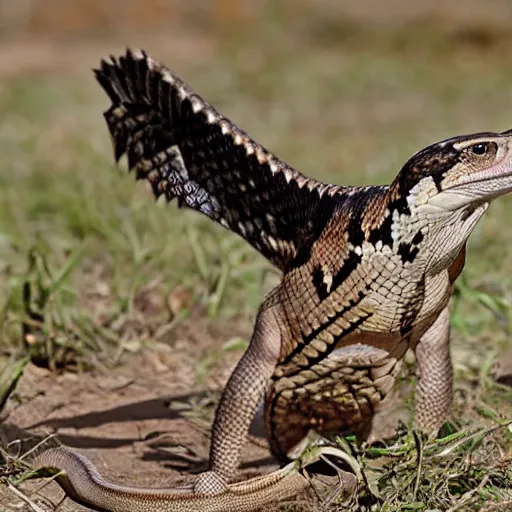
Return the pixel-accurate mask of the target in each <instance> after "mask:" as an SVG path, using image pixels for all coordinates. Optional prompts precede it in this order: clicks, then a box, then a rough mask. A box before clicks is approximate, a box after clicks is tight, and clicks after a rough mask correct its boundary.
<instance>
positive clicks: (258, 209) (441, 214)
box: [66, 51, 512, 512]
mask: <svg viewBox="0 0 512 512" xmlns="http://www.w3.org/2000/svg"><path fill="white" fill-rule="evenodd" d="M96 78H97V79H98V81H99V83H100V84H101V86H102V87H103V88H104V89H105V91H106V93H107V94H108V96H109V97H110V100H111V101H112V106H111V108H110V109H109V110H108V111H107V112H105V118H106V120H107V124H108V127H109V129H110V132H111V135H112V138H113V142H114V148H115V155H116V159H119V158H120V157H121V156H122V155H123V154H125V153H126V154H127V156H128V166H129V168H130V169H134V170H135V173H136V177H137V179H145V180H148V182H149V183H150V184H151V186H152V189H153V191H154V194H155V196H157V197H158V196H160V195H164V196H165V198H166V199H167V200H168V201H171V200H173V199H174V198H177V200H178V204H179V205H180V206H187V207H189V208H192V209H195V210H197V211H199V212H201V213H203V214H204V215H206V216H208V217H209V218H211V219H212V220H214V221H216V222H218V223H220V224H221V225H223V226H224V227H226V228H227V229H229V230H231V231H233V232H234V233H237V234H238V235H240V236H242V237H243V238H244V239H245V240H246V241H247V242H249V243H250V244H251V245H252V246H253V247H255V248H256V249H257V250H258V251H259V252H260V253H262V254H263V255H264V256H265V257H267V258H268V259H269V260H270V261H271V262H272V263H273V264H274V265H276V266H277V267H278V268H279V269H281V271H282V272H283V278H282V281H281V283H280V285H279V286H277V287H276V289H275V290H273V291H272V292H271V293H270V294H269V296H268V297H267V298H266V299H265V301H264V302H263V304H262V306H261V308H260V311H259V314H258V317H257V320H256V325H255V329H254V334H253V337H252V340H251V343H250V346H249V348H248V350H247V352H246V354H245V355H244V356H243V357H242V359H241V360H240V363H239V364H238V366H237V368H236V369H235V371H234V373H233V375H232V377H231V379H230V380H229V382H228V385H227V387H226V389H225V391H224V394H223V396H222V398H221V401H220V404H219V407H218V410H217V414H216V418H215V422H214V427H213V434H212V445H211V452H210V471H208V472H206V473H203V474H202V475H199V477H198V479H197V481H196V483H195V487H194V493H195V494H194V496H195V498H191V501H187V504H188V505H190V503H192V502H193V501H194V499H197V503H200V502H201V503H203V502H202V501H201V500H203V496H204V495H205V494H213V495H215V494H216V493H217V494H218V495H219V496H220V495H223V493H225V492H226V489H228V488H229V486H228V483H229V481H230V480H231V479H232V477H233V475H234V474H235V471H236V469H237V466H238V462H239V459H240V453H241V450H242V447H243V444H244V442H245V440H246V437H247V430H248V427H249V423H250V421H251V419H252V417H253V416H254V413H255V409H256V407H257V403H258V401H259V400H260V398H261V396H262V395H263V396H264V397H265V421H266V427H267V435H268V438H269V441H270V445H271V449H272V452H273V453H274V454H275V455H276V456H277V457H278V458H279V459H281V460H282V461H286V460H289V458H292V457H294V456H296V455H297V454H298V453H300V451H301V448H302V446H303V443H304V439H306V438H307V436H308V433H309V432H310V431H311V430H314V431H317V432H318V433H321V434H324V433H325V434H328V433H341V434H356V435H357V436H358V437H359V438H361V439H364V438H365V437H367V436H368V434H369V432H370V430H371V425H372V418H373V415H374V412H375V411H376V410H377V408H378V407H379V406H380V404H381V402H382V401H383V400H384V399H385V398H386V396H387V395H388V394H389V392H390V390H391V389H392V387H393V385H394V383H395V380H396V377H397V375H398V374H399V372H400V368H401V364H402V359H403V356H404V354H405V353H406V351H407V350H408V349H409V348H410V349H413V350H414V351H415V352H416V356H417V361H418V370H419V386H418V393H417V403H416V410H415V426H416V428H418V429H420V430H424V431H427V432H435V431H436V430H437V429H438V428H439V427H440V426H441V424H442V423H443V422H444V420H445V419H446V417H447V415H448V413H449V411H450V407H451V402H452V368H451V361H450V352H449V300H450V296H451V292H452V287H453V283H454V281H455V280H456V278H457V277H458V275H459V274H460V272H461V271H462V269H463V267H464V259H465V246H466V241H467V239H468V237H469V235H470V234H471V232H472V231H473V229H474V227H475V225H476V223H477V222H478V220H479V219H480V218H481V217H482V215H483V214H484V213H485V211H486V210H487V208H488V206H489V202H490V201H491V200H492V199H494V198H496V197H497V196H500V195H502V194H505V193H508V192H510V191H511V190H512V132H511V131H509V132H504V133H478V134H473V135H465V136H460V137H454V138H452V139H448V140H445V141H442V142H438V143H435V144H432V145H430V146H428V147H426V148H424V149H422V150H421V151H419V152H418V153H416V154H415V155H413V156H412V157H411V158H410V159H409V160H408V161H407V162H406V163H405V165H404V167H403V168H402V169H401V170H400V172H399V173H398V175H397V176H396V178H395V179H394V181H393V182H392V183H391V185H389V186H373V187H341V186H337V185H330V184H325V183H320V182H318V181H316V180H313V179H310V178H307V177H305V176H304V175H302V174H301V173H299V172H298V171H296V170H295V169H293V168H292V167H290V166H289V165H287V164H286V163H284V162H282V161H280V160H279V159H277V158H276V157H275V156H274V155H272V154H271V153H269V152H268V151H267V150H266V149H264V148H263V147H262V146H261V145H260V144H258V143H257V142H255V141H254V140H252V139H251V138H250V137H249V136H248V135H247V134H246V133H244V132H243V131H242V130H240V129H239V128H238V127H236V126H235V125H234V124H232V123H231V122H230V121H229V120H227V119H226V118H225V117H223V116H222V115H221V114H219V113H218V112H217V111H216V110H215V109H214V108H213V107H211V106H210V105H209V104H208V103H206V102H205V101H204V100H203V99H202V98H201V97H200V96H199V95H197V94H196V93H195V92H194V91H193V90H192V89H191V88H190V87H189V86H188V85H186V84H185V83H184V82H182V81H181V79H180V78H179V77H178V76H177V75H176V74H174V73H173V72H172V71H170V70H168V69H167V68H165V67H163V66H162V65H160V64H158V63H157V62H156V61H154V60H153V59H151V58H150V57H149V56H147V55H146V54H145V53H144V52H135V53H133V52H130V51H128V52H127V54H126V56H124V57H121V58H120V59H119V60H117V61H116V60H115V59H113V60H112V61H111V62H102V65H101V67H100V69H98V70H96ZM76 466H77V464H73V463H71V465H70V466H68V469H69V473H74V472H75V470H76V471H77V472H78V469H79V468H77V467H76ZM88 482H89V483H90V478H89V476H88V475H87V474H84V473H83V472H82V473H80V476H77V477H76V478H75V480H74V484H73V485H74V486H75V487H74V489H75V491H73V489H70V488H69V486H68V487H67V488H66V490H67V492H68V493H70V494H71V495H72V496H73V497H74V498H75V499H79V498H80V492H79V491H80V489H78V488H77V487H76V486H78V487H80V488H84V487H86V485H87V483H88ZM99 485H100V487H101V484H99ZM242 485H243V484H242ZM105 492H107V491H105ZM108 496H109V503H111V502H112V500H111V499H110V498H111V497H110V495H108ZM137 499H138V494H137V493H136V492H135V493H134V494H133V495H132V497H131V498H128V499H127V500H125V501H124V505H123V507H124V508H123V510H125V511H127V512H130V511H136V510H138V509H137V506H136V505H133V506H132V505H131V502H132V501H131V500H133V501H136V500H137ZM105 500H106V498H105ZM169 500H171V501H172V502H178V503H179V502H181V501H183V499H182V498H181V497H179V496H178V497H174V496H169ZM258 500H259V501H258ZM82 501H84V500H83V499H82ZM164 501H165V500H164ZM253 503H254V504H257V505H262V504H263V503H262V501H261V496H260V497H256V495H254V500H253ZM99 505H100V506H101V505H102V502H100V503H99ZM96 506H98V503H97V502H96ZM171 506H172V505H171ZM171 509H172V508H171ZM157 510H168V509H167V508H165V507H163V506H162V508H161V509H157ZM172 510H174V509H172ZM205 510H209V509H208V508H205Z"/></svg>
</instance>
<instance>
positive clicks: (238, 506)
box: [33, 447, 332, 512]
mask: <svg viewBox="0 0 512 512" xmlns="http://www.w3.org/2000/svg"><path fill="white" fill-rule="evenodd" d="M330 452H332V448H330ZM311 453H312V454H313V455H310V456H309V457H308V458H306V459H305V458H303V459H302V460H297V461H294V462H291V463H289V464H288V465H286V466H285V467H283V468H281V469H278V470H276V471H273V472H271V473H268V474H266V475H262V476H258V477H255V478H251V479H249V480H246V481H244V482H240V483H233V484H229V485H228V486H227V489H226V490H225V491H224V492H221V493H219V494H213V495H212V494H195V493H194V491H193V488H192V486H187V487H177V488H173V489H147V488H137V487H130V486H122V485H118V484H115V483H112V482H108V481H107V480H105V479H104V478H103V477H102V476H101V475H100V473H99V472H98V470H97V469H96V468H95V467H94V465H93V464H92V463H91V462H90V461H89V460H88V459H87V458H86V457H84V456H83V455H81V454H79V453H78V452H76V451H74V450H70V449H68V448H65V447H58V448H50V449H48V450H46V451H44V452H42V453H41V454H40V455H38V456H37V457H36V459H35V460H34V462H33V467H34V469H41V468H53V469H55V470H58V471H60V472H61V474H59V475H58V476H57V478H56V481H57V483H58V484H59V485H60V486H61V487H62V489H63V490H64V492H65V493H66V494H67V496H68V497H70V498H71V499H72V500H74V501H76V502H77V503H80V504H81V505H85V506H87V507H90V508H92V509H94V510H98V511H103V512H181V511H202V512H217V511H218V512H249V511H251V510H257V509H259V508H261V507H262V506H263V505H265V504H268V503H272V502H278V501H281V500H284V499H287V498H291V497H293V496H296V495H297V494H299V493H300V492H302V491H304V490H305V489H307V488H308V487H309V485H310V484H309V480H308V478H307V477H306V476H304V475H303V474H302V471H301V469H303V468H304V467H305V466H307V465H308V464H310V463H312V462H315V461H316V460H318V458H319V457H320V455H321V454H322V453H323V452H322V448H318V449H316V451H313V452H311Z"/></svg>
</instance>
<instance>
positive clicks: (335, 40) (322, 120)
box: [0, 0, 512, 368]
mask: <svg viewBox="0 0 512 512" xmlns="http://www.w3.org/2000/svg"><path fill="white" fill-rule="evenodd" d="M511 22H512V2H510V1H508V0H468V1H465V2H464V3H463V4H462V3H456V2H446V1H441V0H428V1H427V0H410V1H408V2H403V1H398V0H389V1H386V2H381V1H380V0H359V1H357V2H353V1H348V0H347V1H346V0H338V1H334V0H332V1H331V0H314V1H313V0H294V1H270V0H254V1H249V0H239V1H236V0H210V1H200V0H188V1H186V2H185V1H180V0H145V1H143V2H142V1H136V0H102V1H99V0H68V1H67V2H61V1H57V0H0V41H1V51H0V119H1V122H0V184H1V186H0V272H2V273H3V276H4V279H1V280H0V291H1V293H0V297H2V299H0V300H3V317H2V319H3V322H2V328H3V338H2V339H1V340H0V344H2V345H3V346H4V347H5V350H4V354H5V355H6V357H11V356H12V348H13V347H18V348H19V347H20V346H21V351H22V353H23V351H24V350H25V351H26V350H27V349H30V351H32V352H31V353H34V352H35V353H36V354H38V356H37V357H40V358H41V361H40V362H42V363H44V364H46V363H48V361H50V363H51V362H52V361H53V363H56V361H55V360H53V359H54V358H55V357H57V356H56V355H55V354H56V353H57V352H56V353H55V354H54V355H53V356H52V355H51V354H49V353H48V350H50V349H51V350H53V349H52V347H53V348H54V349H55V350H56V351H57V349H58V350H60V352H59V354H60V355H59V356H58V357H60V358H61V359H62V361H64V362H62V361H61V363H62V364H65V361H67V359H66V357H68V356H67V355H66V356H64V355H62V354H63V353H64V354H68V352H71V353H73V354H74V355H73V356H69V357H71V359H72V360H75V358H76V356H77V353H78V354H79V356H78V359H79V360H81V358H82V356H83V357H85V359H90V354H98V353H100V354H102V353H103V352H104V351H105V350H107V347H108V346H109V343H110V342H112V344H113V346H114V347H115V350H118V351H119V354H123V353H124V352H125V351H126V350H135V348H136V347H139V346H140V344H141V340H143V341H144V342H146V341H149V342H154V341H155V340H159V341H162V340H163V341H165V342H166V343H167V342H170V343H172V342H174V341H175V339H176V335H175V334H174V330H175V329H176V326H177V325H182V324H184V325H187V320H186V319H187V318H188V317H189V316H190V315H192V316H193V315H194V314H195V315H196V316H197V317H198V318H200V319H201V321H204V322H206V324H207V325H208V326H211V325H216V324H217V323H218V319H219V318H220V319H222V322H226V321H227V320H229V322H231V323H228V324H223V325H226V326H227V327H226V329H227V331H229V332H234V333H239V334H240V335H241V336H242V338H247V337H248V335H249V334H250V329H251V325H252V319H253V318H254V314H255V311H256V309H257V307H258V305H259V303H260V301H261V299H262V297H263V295H264V293H265V290H267V289H268V287H269V286H270V285H269V284H268V283H267V281H268V282H275V280H276V279H278V276H276V274H275V271H273V269H272V268H271V267H270V265H269V264H268V263H267V262H266V261H264V260H263V258H262V257H260V256H259V255H258V254H256V252H255V251H253V250H252V249H251V248H249V247H247V246H246V244H245V243H244V242H243V241H241V240H240V239H238V238H237V237H236V236H234V235H231V234H230V233H228V232H226V231H225V230H223V229H222V228H220V227H219V226H216V225H213V223H211V222H209V221H208V220H207V219H205V218H203V217H202V216H200V215H198V214H196V213H194V212H189V211H184V210H178V209H177V208H176V205H171V206H169V207H166V208H162V207H158V206H155V205H154V204H153V200H152V198H151V197H150V196H149V194H148V193H147V190H146V188H145V186H144V184H143V183H142V184H141V183H138V184H135V183H134V180H133V177H129V176H125V174H126V173H125V170H124V166H123V165H121V166H120V167H119V168H118V169H116V168H115V166H114V164H113V158H112V150H111V145H110V139H109V136H108V134H107V129H106V126H105V123H104V120H103V116H102V112H103V111H104V110H105V109H106V108H107V106H108V102H107V98H106V97H105V96H104V94H103V92H102V91H101V90H100V88H99V87H98V85H97V84H96V83H95V81H94V78H93V73H92V72H91V68H93V67H95V66H98V65H99V62H100V59H101V58H102V57H103V56H106V55H109V54H114V55H118V54H120V53H121V52H124V51H125V48H126V47H127V46H130V47H134V48H137V47H141V48H144V49H145V50H146V51H147V52H149V53H150V54H151V55H152V56H153V57H154V58H156V59H158V60H160V61H162V62H164V63H165V64H166V65H168V66H170V67H172V68H173V69H174V70H175V71H176V72H177V73H178V74H180V75H181V76H182V77H183V78H184V79H185V80H186V81H188V82H189V83H190V84H191V85H192V87H194V88H195V89H196V90H197V91H199V93H200V94H202V95H203V96H204V97H205V98H206V99H207V100H208V101H209V102H210V103H212V104H213V105H214V106H215V107H216V108H217V109H218V110H220V111H221V112H222V113H223V114H225V115H226V116H228V117H230V118H231V119H232V120H234V121H235V122H236V123H238V124H239V125H240V127H241V128H243V129H244V130H246V131H247V132H248V133H250V134H251V135H252V136H253V137H255V138H256V139H257V140H259V141H260V142H261V143H262V144H264V145H265V146H267V147H268V148H269V149H270V150H271V151H273V152H274V153H275V154H277V155H278V156H280V157H281V158H282V159H284V160H287V161H289V162H290V163H291V164H292V165H294V166H296V167H297V168H299V169H300V170H301V171H303V172H304V173H306V174H309V175H311V176H314V177H316V178H319V179H323V180H327V181H331V182H335V183H340V184H376V183H389V182H390V181H391V180H392V179H393V177H394V176H395V175H396V173H397V172H398V170H399V169H400V167H401V166H402V165H403V163H404V162H405V161H406V160H407V158H408V157H409V156H410V155H411V154H412V153H414V152H415V151H417V150H419V149H420V148H422V147H423V146H425V145H427V144H429V143H432V142H434V141H437V140H440V139H443V138H446V137H450V136H453V135H457V134H462V133H469V132H477V131H486V130H491V131H500V130H505V129H508V128H510V127H511V125H512V32H511V31H510V26H511ZM160 206H163V205H160ZM511 212H512V201H511V200H510V199H509V198H502V199H500V200H498V201H496V204H495V205H493V207H492V208H491V211H490V212H489V214H488V215H486V217H485V219H484V220H483V221H482V222H481V223H480V224H479V226H478V229H477V230H476V232H475V233H474V235H473V236H472V237H471V240H470V246H469V251H468V263H467V267H466V272H465V274H464V277H463V279H461V281H460V284H459V285H458V288H457V293H458V296H461V297H462V298H463V300H458V299H456V308H455V311H454V315H453V323H454V326H455V335H454V336H455V338H456V337H457V336H458V335H461V336H463V337H464V343H462V344H461V346H460V347H459V348H458V349H457V351H456V352H457V357H459V358H460V361H461V362H460V365H461V366H462V367H464V368H465V366H464V365H466V364H469V363H468V362H467V361H466V359H465V358H469V359H471V364H474V361H473V359H472V358H473V356H474V355H475V354H477V355H476V356H475V357H476V361H478V353H479V352H481V351H484V352H485V353H486V354H488V353H491V352H492V350H491V352H489V350H487V349H488V348H489V346H490V347H491V348H492V349H493V350H494V349H496V350H498V348H502V347H505V346H506V345H507V337H508V336H507V335H508V329H509V317H510V315H509V314H508V301H509V299H510V297H511V291H510V284H511V283H512V274H511V272H510V269H511V266H510V256H511V255H512V251H511V248H512V224H511V223H510V222H508V220H507V219H508V217H509V215H510V214H511ZM28 289H30V290H32V292H31V293H27V290H28ZM31 308H32V309H31ZM29 310H30V311H29ZM32 310H34V311H35V312H34V311H32ZM27 314H28V315H29V316H30V318H31V321H35V320H34V319H37V322H42V324H40V327H41V329H42V330H41V329H40V330H39V331H37V329H36V331H37V332H36V333H35V334H34V333H33V332H32V331H33V329H32V328H30V329H29V328H28V327H27V326H26V325H25V323H24V322H25V321H26V315H27ZM37 315H39V316H37ZM52 315H57V316H56V317H55V318H54V317H53V316H52ZM180 315H181V316H180ZM48 318H49V319H50V320H51V321H50V320H48V321H50V324H47V323H46V322H47V319H48ZM77 318H78V319H80V322H82V323H83V322H85V324H86V325H87V326H88V329H89V330H92V331H94V332H95V330H98V329H100V330H101V329H107V330H108V332H109V333H110V334H109V335H111V337H112V338H108V336H106V334H105V333H104V332H102V334H101V335H95V336H92V338H91V336H89V337H87V336H85V335H83V333H78V334H77V333H76V332H72V331H73V329H74V328H75V326H76V324H77V322H78V320H77ZM37 322H36V323H37ZM38 325H39V324H38ZM38 328H39V327H38ZM27 332H28V333H29V334H33V335H34V338H30V337H29V342H27V336H26V334H27ZM70 332H72V334H70ZM48 336H50V337H53V338H52V339H53V340H54V341H55V347H54V345H53V344H52V343H49V344H48V343H45V344H43V345H44V346H43V345H41V343H42V342H43V340H45V339H47V338H48ZM82 336H85V337H82ZM105 337H106V338H107V339H108V340H110V341H108V342H103V341H102V342H101V343H100V342H99V341H98V339H100V338H101V339H102V340H103V339H104V338H105ZM214 337H215V336H214ZM90 338H91V339H90ZM20 339H21V342H20ZM468 339H471V340H474V341H475V346H474V347H473V346H472V344H468ZM486 339H488V340H489V343H490V345H489V346H487V345H486V344H485V343H482V340H486ZM30 340H31V341H30ZM130 343H132V345H130ZM123 344H124V345H123ZM470 345H471V346H470ZM126 347H129V348H126ZM134 347H135V348H134ZM468 347H469V348H468ZM107 351H108V350H107ZM135 351H136V350H135ZM235 352H236V351H235ZM119 354H118V356H119ZM237 354H238V355H239V352H238V353H237ZM95 357H96V355H95ZM57 359H58V358H57ZM54 366H55V364H54Z"/></svg>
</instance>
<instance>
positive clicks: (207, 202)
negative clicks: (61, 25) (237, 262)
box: [95, 50, 340, 271]
mask: <svg viewBox="0 0 512 512" xmlns="http://www.w3.org/2000/svg"><path fill="white" fill-rule="evenodd" d="M95 74H96V78H97V80H98V82H99V83H100V84H101V86H102V87H103V89H104V90H105V91H106V93H107V94H108V96H109V97H110V99H111V101H112V106H111V107H110V108H109V109H108V110H107V111H106V112H105V118H106V121H107V124H108V127H109V130H110V133H111V135H112V138H113V144H114V150H115V156H116V160H119V158H120V157H121V156H122V155H123V154H125V153H126V154H127V157H128V167H129V169H135V172H136V177H137V179H147V180H148V181H149V182H150V183H151V185H152V188H153V191H154V193H155V195H156V197H158V196H160V195H161V194H165V197H166V198H167V200H168V201H171V200H172V199H174V198H177V200H178V204H179V206H187V207H189V208H192V209H194V210H197V211H199V212H201V213H203V214H205V215H207V216H208V217H210V218H211V219H213V220H215V221H217V222H218V223H220V224H221V225H223V226H224V227H226V228H228V229H230V230H231V231H233V232H235V233H237V234H238V235H240V236H242V237H243V238H245V239H246V240H247V241H248V242H249V243H250V244H252V245H253V246H254V247H255V248H256V249H258V250H259V251H260V252H261V253H262V254H263V255H264V256H265V257H267V258H268V259H269V260H270V261H271V262H273V263H274V264H275V265H277V266H278V267H279V268H280V269H281V270H283V271H286V270H289V269H290V268H293V267H296V266H299V265H301V264H302V263H304V262H305V261H307V259H308V257H309V252H310V249H311V246H312V244H313V243H314V241H315V240H316V239H317V238H318V237H319V236H320V234H321V233H322V231H323V230H324V228H325V226H326V225H327V223H328V222H329V219H330V218H331V216H332V214H333V211H334V208H335V206H336V200H337V198H336V195H337V192H338V191H339V190H340V187H337V186H335V185H328V184H323V183H320V182H318V181H315V180H312V179H310V178H307V177H305V176H303V175H302V174H300V173H299V172H298V171H296V170H295V169H293V168H291V167H289V166H288V165H287V164H285V163H284V162H282V161H280V160H278V159H277V158H276V157H274V156H273V155H272V154H271V153H269V152H268V151H267V150H266V149H264V148H263V147H262V146H261V145H260V144H258V143H257V142H255V141H254V140H252V139H251V138H250V137H249V136H248V135H247V134H246V133H244V132H243V131H242V130H240V129H239V128H238V127H236V126H235V125H234V124H232V123H231V122H230V121H229V120H228V119H226V118H225V117H223V116H222V115H221V114H219V113H218V112H217V111H216V110H215V109H214V108H213V107H211V106H210V105H209V104H208V103H206V102H205V101H204V100H203V99H202V98H201V97H200V96H198V95H197V94H196V93H195V92H194V91H193V90H192V89H191V88H190V87H189V86H188V85H187V84H185V83H184V82H183V81H182V80H181V79H180V78H179V77H177V76H176V75H175V74H174V73H173V72H172V71H170V70H169V69H167V68H165V67H164V66H162V65H160V64H159V63H157V62H156V61H154V60H153V59H152V58H151V57H149V56H148V55H147V54H146V53H144V52H132V51H130V50H128V51H127V53H126V55H125V56H123V57H120V58H119V59H118V60H117V59H115V58H113V57H112V60H111V61H110V62H106V61H102V62H101V66H100V68H99V69H97V70H95Z"/></svg>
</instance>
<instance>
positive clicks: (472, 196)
mask: <svg viewBox="0 0 512 512" xmlns="http://www.w3.org/2000/svg"><path fill="white" fill-rule="evenodd" d="M393 185H394V188H395V189H397V190H399V191H400V195H401V196H402V197H404V196H405V197H407V198H408V199H407V201H408V204H409V205H410V206H411V203H413V204H414V205H415V206H416V207H420V208H421V209H426V210H427V211H428V212H429V213H433V214H435V213H439V214H442V213H443V212H453V211H454V210H460V209H463V210H465V209H467V208H470V209H472V208H475V207H478V206H480V205H483V204H484V203H488V202H489V201H490V200H492V199H494V198H495V197H497V196H500V195H502V194H506V193H507V192H511V191H512V130H509V131H507V132H503V133H477V134H473V135H465V136H461V137H454V138H451V139H447V140H444V141H442V142H438V143H436V144H432V145H430V146H428V147H426V148H424V149H422V150H421V151H419V152H418V153H416V154H415V155H413V156H412V157H411V158H410V159H409V160H408V162H407V163H406V164H405V165H404V167H403V168H402V170H401V171H400V173H399V174H398V176H397V178H396V180H395V182H394V184H393Z"/></svg>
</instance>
